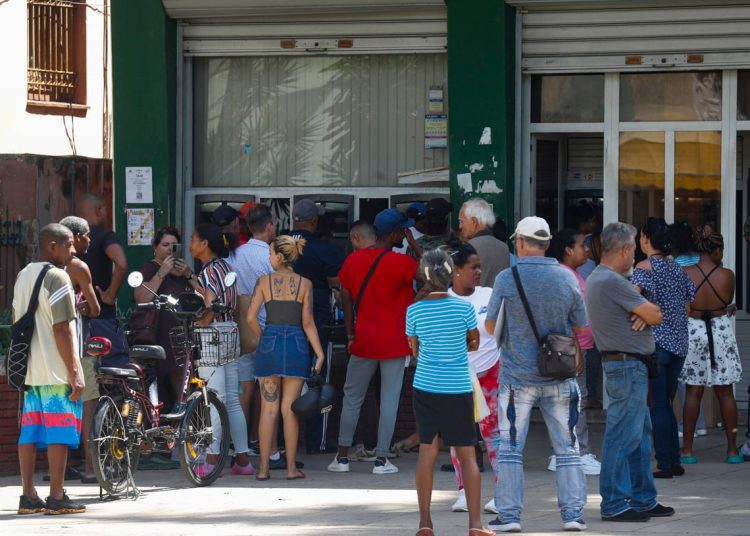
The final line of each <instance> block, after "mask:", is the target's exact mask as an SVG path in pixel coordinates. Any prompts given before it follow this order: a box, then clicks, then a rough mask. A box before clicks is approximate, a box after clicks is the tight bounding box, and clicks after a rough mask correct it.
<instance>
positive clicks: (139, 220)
mask: <svg viewBox="0 0 750 536" xmlns="http://www.w3.org/2000/svg"><path fill="white" fill-rule="evenodd" d="M126 213H127V219H128V245H129V246H150V245H151V241H152V240H153V239H154V209H152V208H129V209H127V210H126Z"/></svg>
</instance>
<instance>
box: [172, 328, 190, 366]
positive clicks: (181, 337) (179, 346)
mask: <svg viewBox="0 0 750 536" xmlns="http://www.w3.org/2000/svg"><path fill="white" fill-rule="evenodd" d="M169 340H170V342H171V343H172V352H173V353H174V360H175V363H176V364H177V366H178V367H181V366H183V365H184V364H185V360H186V359H187V355H188V352H189V351H190V340H189V339H188V337H187V334H186V333H185V328H183V327H182V326H175V327H173V328H172V329H170V330H169Z"/></svg>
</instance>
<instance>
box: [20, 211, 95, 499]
mask: <svg viewBox="0 0 750 536" xmlns="http://www.w3.org/2000/svg"><path fill="white" fill-rule="evenodd" d="M39 251H40V253H39V260H40V262H34V263H31V264H29V265H27V266H26V267H25V268H24V269H23V270H21V273H19V274H18V277H17V278H16V284H15V287H14V289H13V321H14V322H15V321H17V320H18V319H20V318H21V317H22V316H23V315H24V314H25V313H26V311H27V310H28V307H29V304H30V300H31V294H32V292H33V289H34V285H35V283H36V281H37V278H38V277H39V275H40V274H41V272H42V270H43V269H44V268H45V266H47V265H48V264H51V265H52V267H51V268H50V269H49V271H47V273H46V274H45V275H44V279H43V282H42V285H41V288H40V290H39V297H38V307H37V310H36V313H35V316H34V324H35V325H34V335H33V337H32V339H31V349H30V354H29V361H28V371H27V373H26V382H25V383H26V385H27V386H28V388H27V390H26V391H25V392H24V398H23V413H22V415H21V434H20V436H19V438H18V460H19V465H20V469H21V482H22V485H23V495H21V500H20V503H19V506H18V513H19V514H33V513H37V512H46V513H48V514H71V513H80V512H84V511H85V510H86V507H85V506H84V505H82V504H79V503H76V502H74V501H71V500H70V498H69V497H68V496H67V495H66V494H65V490H63V479H64V476H65V465H66V462H67V458H68V448H70V447H72V448H76V447H78V444H79V442H80V434H81V413H82V404H81V400H80V397H81V394H82V393H83V389H84V379H83V372H82V370H81V362H80V358H79V356H78V344H77V338H76V325H75V322H76V307H75V295H74V294H73V286H72V284H71V281H70V277H69V276H68V274H67V273H66V272H65V270H63V268H64V267H65V266H66V265H67V264H68V263H70V261H71V260H72V259H73V255H74V254H75V247H74V243H73V233H71V231H70V230H69V229H68V228H67V227H64V226H62V225H60V224H57V223H51V224H49V225H46V226H45V227H43V228H42V230H41V231H40V232H39ZM37 449H47V461H48V464H49V473H50V490H49V497H47V500H46V501H43V500H42V499H41V498H40V497H39V495H38V494H37V491H36V488H35V487H34V466H35V461H36V452H37Z"/></svg>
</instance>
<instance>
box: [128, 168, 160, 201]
mask: <svg viewBox="0 0 750 536" xmlns="http://www.w3.org/2000/svg"><path fill="white" fill-rule="evenodd" d="M153 202H154V190H153V182H152V170H151V168H150V167H126V168H125V203H128V204H131V203H136V204H138V203H144V204H147V203H153Z"/></svg>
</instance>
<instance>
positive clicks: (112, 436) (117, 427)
mask: <svg viewBox="0 0 750 536" xmlns="http://www.w3.org/2000/svg"><path fill="white" fill-rule="evenodd" d="M120 405H122V399H119V398H118V399H112V398H110V397H103V398H101V399H100V400H99V404H98V405H97V407H96V411H95V412H94V418H93V421H92V424H91V431H90V432H89V444H90V446H91V458H92V460H91V461H92V462H93V465H94V474H95V475H96V479H97V480H98V481H99V485H100V486H101V487H102V488H103V489H104V490H106V491H107V492H108V493H111V494H116V493H120V492H121V491H123V490H124V489H126V488H127V485H128V478H129V476H130V475H132V474H133V473H135V470H136V468H137V467H138V460H139V458H140V449H139V448H138V447H137V446H135V445H133V444H132V443H131V442H130V441H129V439H128V436H129V434H128V431H127V428H126V426H125V423H124V422H123V419H122V416H121V415H120Z"/></svg>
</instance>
